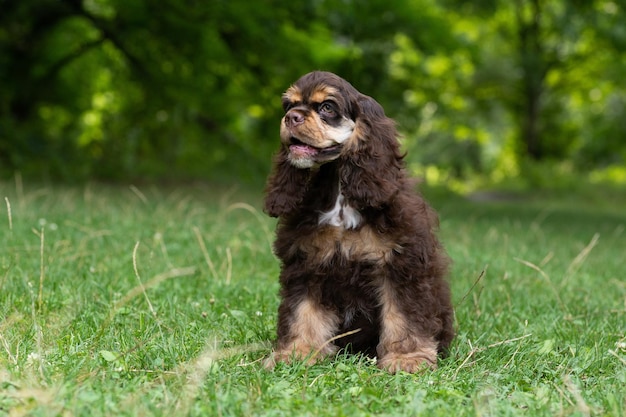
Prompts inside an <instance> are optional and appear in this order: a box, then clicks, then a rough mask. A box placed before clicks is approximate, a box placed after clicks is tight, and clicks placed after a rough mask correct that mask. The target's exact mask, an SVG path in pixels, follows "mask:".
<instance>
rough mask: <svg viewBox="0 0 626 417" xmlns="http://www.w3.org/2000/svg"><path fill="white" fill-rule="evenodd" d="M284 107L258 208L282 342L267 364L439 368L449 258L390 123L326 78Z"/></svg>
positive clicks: (449, 315)
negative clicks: (341, 358)
mask: <svg viewBox="0 0 626 417" xmlns="http://www.w3.org/2000/svg"><path fill="white" fill-rule="evenodd" d="M283 105H284V107H285V111H286V113H285V116H284V117H283V119H282V121H281V135H280V136H281V149H280V151H279V153H278V154H277V156H276V158H275V160H274V170H273V172H272V174H271V175H270V177H269V179H268V183H267V188H266V193H267V197H266V200H265V211H266V212H267V213H268V214H269V215H271V216H273V217H279V222H278V226H277V236H276V241H275V244H274V249H275V253H276V255H277V256H278V258H279V259H280V261H281V266H282V268H281V274H280V285H281V290H280V296H281V299H282V301H281V305H280V307H279V310H278V329H277V333H278V341H277V346H276V348H275V350H274V352H273V353H272V355H271V356H270V358H268V360H267V361H266V366H267V367H272V366H273V365H274V364H275V363H276V362H277V361H285V362H289V361H291V360H293V359H306V360H307V361H308V363H313V362H315V361H316V360H317V359H319V358H321V357H324V356H326V355H330V354H333V353H334V352H336V351H337V350H338V349H341V348H348V349H350V350H351V351H359V352H364V353H366V354H369V355H372V356H377V357H378V365H379V366H380V367H381V368H384V369H387V370H388V371H390V372H397V371H400V370H403V371H407V372H417V371H419V370H421V369H423V368H424V367H427V368H434V367H436V364H437V354H438V353H439V354H443V353H445V352H446V350H447V348H448V346H449V344H450V342H451V341H452V339H453V337H454V331H453V316H454V312H453V309H452V305H451V302H450V291H449V287H448V284H447V282H446V280H445V277H446V274H447V267H448V258H447V256H446V254H445V251H444V250H443V248H442V246H441V245H440V243H439V241H438V240H437V237H436V235H435V230H436V228H437V226H438V220H437V215H436V214H435V212H434V211H433V210H432V209H431V208H430V207H429V206H428V204H427V203H426V202H425V201H424V199H423V198H422V197H421V196H420V195H419V194H418V193H417V192H416V191H415V190H414V183H413V181H411V180H410V179H409V177H408V176H407V173H406V170H405V167H404V161H403V155H402V154H401V152H400V148H399V143H398V140H397V132H396V129H395V125H394V122H393V121H392V120H391V119H389V118H387V117H386V116H385V113H384V111H383V109H382V107H381V106H380V105H379V104H378V103H377V102H376V101H375V100H374V99H372V98H371V97H368V96H365V95H363V94H361V93H359V92H358V91H357V90H356V89H355V88H354V87H352V85H350V84H349V83H348V82H347V81H345V80H343V79H342V78H340V77H338V76H336V75H335V74H332V73H328V72H320V71H316V72H312V73H309V74H306V75H305V76H303V77H302V78H300V79H299V80H298V81H297V82H296V83H295V84H294V85H292V86H291V87H290V88H289V89H288V90H287V92H286V93H285V95H284V96H283ZM354 330H358V331H357V332H356V333H353V334H350V335H348V336H344V337H339V338H337V339H334V338H336V337H337V336H338V335H342V334H344V333H347V332H350V331H354ZM331 339H332V340H331Z"/></svg>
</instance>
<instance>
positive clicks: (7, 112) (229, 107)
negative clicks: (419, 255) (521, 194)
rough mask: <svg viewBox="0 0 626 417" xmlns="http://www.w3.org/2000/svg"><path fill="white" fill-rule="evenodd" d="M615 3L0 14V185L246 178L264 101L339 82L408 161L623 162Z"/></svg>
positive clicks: (268, 2) (266, 124)
mask: <svg viewBox="0 0 626 417" xmlns="http://www.w3.org/2000/svg"><path fill="white" fill-rule="evenodd" d="M625 13H626V3H624V2H623V1H609V0H594V1H590V2H580V1H577V2H571V1H566V0H558V1H552V2H542V1H536V0H523V1H516V2H510V1H500V0H488V1H477V2H460V1H456V0H393V1H389V0H387V1H381V0H368V1H342V2H331V1H319V2H305V3H302V2H280V1H276V0H263V1H253V2H250V1H247V0H230V1H224V0H212V1H207V2H194V3H190V4H185V5H182V4H181V3H180V2H177V1H175V0H166V1H162V2H160V3H159V5H158V7H155V6H154V5H153V4H152V3H151V2H148V1H146V0H131V1H128V0H124V1H122V0H89V1H87V0H62V1H56V0H33V1H28V2H25V1H22V2H4V3H3V5H2V13H1V14H0V83H1V85H0V89H1V90H2V95H0V175H3V176H5V177H8V176H11V175H13V174H14V172H15V171H19V172H22V174H23V175H25V176H35V177H38V178H51V179H55V178H60V179H64V180H71V179H78V180H83V179H86V178H90V177H95V178H101V179H107V180H120V179H123V178H129V177H130V178H156V179H164V178H169V179H174V180H175V179H185V178H208V179H211V180H231V181H232V178H233V177H236V178H238V179H248V180H250V179H253V180H258V179H259V178H262V177H264V176H265V174H266V172H267V171H268V169H269V167H268V165H269V160H270V155H271V154H272V152H274V151H275V149H276V147H277V140H276V137H277V130H278V128H277V126H278V120H279V119H280V117H281V109H280V102H279V97H280V94H281V93H282V92H283V91H284V90H285V88H286V87H287V86H288V85H289V83H290V82H292V81H294V80H295V79H296V78H298V77H299V76H300V75H302V74H303V73H305V72H308V71H310V70H313V69H326V70H331V71H335V72H337V73H339V74H340V75H342V76H344V77H345V78H347V79H348V80H350V81H351V82H352V83H353V84H354V85H355V86H356V87H357V88H358V89H360V90H361V91H363V92H365V93H366V94H369V95H372V96H374V97H375V98H376V99H378V100H379V101H380V102H381V103H382V104H383V106H384V107H385V109H386V111H387V113H388V114H389V115H390V116H391V117H393V118H394V119H396V120H397V121H398V125H399V128H400V130H401V132H402V133H403V135H404V137H405V146H406V148H407V150H409V157H410V158H411V160H410V162H411V163H412V164H415V165H418V166H419V167H421V169H426V168H428V167H433V166H437V167H438V169H440V170H442V171H444V172H445V173H446V175H445V177H446V178H450V179H454V180H457V179H467V178H471V177H472V176H475V175H480V176H484V177H486V178H488V179H489V180H491V181H499V180H500V179H501V178H503V177H506V178H510V177H515V176H519V175H522V176H523V175H524V170H523V169H522V168H521V167H522V166H523V165H524V164H525V163H527V161H526V160H528V159H530V160H532V161H531V162H532V163H535V162H537V161H539V162H542V163H543V162H546V161H548V162H550V161H563V160H569V161H572V162H573V165H574V166H575V167H576V169H578V170H590V169H612V167H615V166H618V167H619V166H624V164H625V161H626V145H625V142H624V141H623V140H622V132H623V130H624V120H626V117H625V116H626V105H625V103H626V99H625V97H626V84H625V83H624V77H623V74H622V73H623V68H624V65H626V54H624V51H625V50H626V32H625V31H624V29H623V25H622V24H621V23H620V22H622V21H623V20H624V18H625Z"/></svg>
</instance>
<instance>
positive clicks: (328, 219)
mask: <svg viewBox="0 0 626 417" xmlns="http://www.w3.org/2000/svg"><path fill="white" fill-rule="evenodd" d="M339 170H340V162H338V161H337V162H330V163H327V164H324V165H322V166H320V167H318V168H317V169H315V170H311V179H310V182H309V187H308V191H307V197H306V199H307V206H308V207H311V208H312V209H313V210H314V211H315V213H316V215H318V218H317V223H318V224H319V225H330V226H335V227H341V228H344V229H355V228H358V227H359V226H360V225H361V224H362V222H363V216H362V215H361V213H359V211H358V210H356V209H355V208H353V207H351V206H350V204H349V203H348V201H347V200H346V199H345V198H344V195H343V194H342V193H341V182H340V177H339Z"/></svg>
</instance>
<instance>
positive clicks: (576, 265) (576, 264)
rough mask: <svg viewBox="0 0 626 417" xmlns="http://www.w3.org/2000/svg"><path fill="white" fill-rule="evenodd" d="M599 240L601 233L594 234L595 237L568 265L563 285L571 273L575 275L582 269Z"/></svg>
mask: <svg viewBox="0 0 626 417" xmlns="http://www.w3.org/2000/svg"><path fill="white" fill-rule="evenodd" d="M598 240H600V234H599V233H596V234H594V235H593V237H592V238H591V241H589V243H588V244H587V246H585V247H584V248H583V250H581V251H580V253H579V254H578V255H576V257H575V258H574V260H573V261H572V262H571V263H570V264H569V266H568V267H567V271H566V272H565V277H564V278H563V281H562V282H561V287H563V286H564V285H565V284H566V282H567V279H568V278H569V277H570V276H571V275H573V274H574V273H575V272H576V271H578V270H579V269H580V267H581V265H582V264H583V263H584V262H585V259H587V256H589V254H590V253H591V251H592V250H593V248H594V247H595V246H596V245H597V244H598Z"/></svg>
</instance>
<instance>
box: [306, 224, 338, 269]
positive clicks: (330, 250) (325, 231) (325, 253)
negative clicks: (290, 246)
mask: <svg viewBox="0 0 626 417" xmlns="http://www.w3.org/2000/svg"><path fill="white" fill-rule="evenodd" d="M340 239H341V230H340V229H339V228H337V227H330V226H325V227H320V228H319V229H318V231H317V233H315V235H313V236H303V238H302V239H301V240H300V242H299V246H298V247H299V249H300V250H301V251H302V252H304V253H305V254H306V255H307V257H308V258H309V259H311V260H313V261H315V262H317V263H327V262H330V260H331V259H332V257H333V256H334V255H335V252H336V251H337V246H336V242H338V241H339V240H340Z"/></svg>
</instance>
